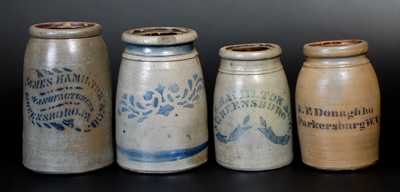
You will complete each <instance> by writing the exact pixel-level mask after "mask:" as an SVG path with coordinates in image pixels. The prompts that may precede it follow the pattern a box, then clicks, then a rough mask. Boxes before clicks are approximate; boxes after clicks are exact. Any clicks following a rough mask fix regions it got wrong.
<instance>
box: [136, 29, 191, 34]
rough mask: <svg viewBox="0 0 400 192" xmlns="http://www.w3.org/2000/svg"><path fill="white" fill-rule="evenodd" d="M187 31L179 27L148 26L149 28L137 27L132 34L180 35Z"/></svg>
mask: <svg viewBox="0 0 400 192" xmlns="http://www.w3.org/2000/svg"><path fill="white" fill-rule="evenodd" d="M182 33H186V31H185V30H182V29H177V28H148V29H136V30H133V31H132V34H135V35H142V36H167V35H178V34H182Z"/></svg>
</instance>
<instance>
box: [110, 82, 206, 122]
mask: <svg viewBox="0 0 400 192" xmlns="http://www.w3.org/2000/svg"><path fill="white" fill-rule="evenodd" d="M202 89H204V82H203V79H202V78H200V77H199V75H197V74H194V75H193V76H192V79H189V80H187V82H186V87H184V88H181V87H179V85H178V84H177V83H174V84H172V85H169V86H165V85H162V84H158V86H157V87H156V88H154V89H153V90H148V91H145V92H144V94H143V95H142V96H136V95H128V94H123V95H122V97H121V99H120V101H119V103H118V108H117V113H118V115H119V116H121V115H126V116H127V118H128V119H136V120H137V122H139V123H140V122H143V121H144V120H146V119H147V118H149V117H150V116H153V115H160V116H169V115H170V113H171V112H172V111H173V110H174V109H175V108H176V107H183V108H193V107H194V104H195V101H197V100H198V99H199V97H200V91H201V90H202Z"/></svg>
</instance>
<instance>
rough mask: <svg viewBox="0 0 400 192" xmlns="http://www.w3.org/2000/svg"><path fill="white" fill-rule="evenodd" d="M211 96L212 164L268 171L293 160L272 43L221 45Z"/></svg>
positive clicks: (286, 95) (286, 101)
mask: <svg viewBox="0 0 400 192" xmlns="http://www.w3.org/2000/svg"><path fill="white" fill-rule="evenodd" d="M219 54H220V56H221V65H220V67H219V73H218V76H217V82H216V86H215V94H214V136H215V152H216V159H217V162H218V163H219V164H220V165H222V166H224V167H227V168H230V169H235V170H245V171H261V170H270V169H275V168H279V167H283V166H285V165H288V164H289V163H290V162H291V161H292V159H293V152H292V128H291V113H290V92H289V88H288V83H287V79H286V75H285V72H284V70H283V67H282V64H281V61H280V58H279V56H280V55H281V48H280V47H279V45H276V44H272V43H253V44H238V45H230V46H225V47H222V48H221V49H220V52H219Z"/></svg>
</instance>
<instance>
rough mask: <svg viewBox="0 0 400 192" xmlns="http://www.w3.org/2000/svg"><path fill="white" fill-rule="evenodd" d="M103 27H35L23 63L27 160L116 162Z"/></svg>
mask: <svg viewBox="0 0 400 192" xmlns="http://www.w3.org/2000/svg"><path fill="white" fill-rule="evenodd" d="M100 33H101V27H100V25H98V24H95V23H86V22H53V23H43V24H36V25H33V26H32V27H31V36H32V37H31V39H30V40H29V43H28V45H27V48H26V53H25V63H24V98H23V111H24V114H23V116H24V119H23V124H24V126H23V127H24V129H23V164H24V165H25V166H26V167H27V168H29V169H31V170H34V171H37V172H43V173H54V174H66V173H81V172H87V171H91V170H95V169H99V168H102V167H104V166H107V165H109V164H111V163H112V162H113V150H112V127H111V118H112V117H111V113H112V112H111V97H112V95H111V94H112V93H111V76H110V75H111V74H110V69H109V63H108V54H107V48H106V45H105V43H104V41H103V39H102V37H101V36H100Z"/></svg>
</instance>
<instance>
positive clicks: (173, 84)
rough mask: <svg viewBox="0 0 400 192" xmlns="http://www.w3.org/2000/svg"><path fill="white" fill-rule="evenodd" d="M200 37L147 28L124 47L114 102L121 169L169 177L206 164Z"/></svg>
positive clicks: (134, 32) (133, 33) (127, 36)
mask: <svg viewBox="0 0 400 192" xmlns="http://www.w3.org/2000/svg"><path fill="white" fill-rule="evenodd" d="M196 38H197V33H196V32H195V31H194V30H192V29H189V28H184V27H144V28H135V29H131V30H128V31H126V32H124V33H123V34H122V40H123V41H124V42H125V43H126V48H125V51H124V53H123V55H122V62H121V67H120V73H119V79H118V90H117V101H116V137H117V161H118V164H119V165H120V166H121V167H123V168H125V169H128V170H131V171H135V172H142V173H171V172H179V171H184V170H188V169H191V168H194V167H197V166H199V165H201V164H203V163H205V162H206V161H207V141H208V130H207V102H206V95H205V88H204V80H203V74H202V69H201V65H200V62H199V58H198V53H197V51H196V49H195V48H194V41H195V40H196Z"/></svg>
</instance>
